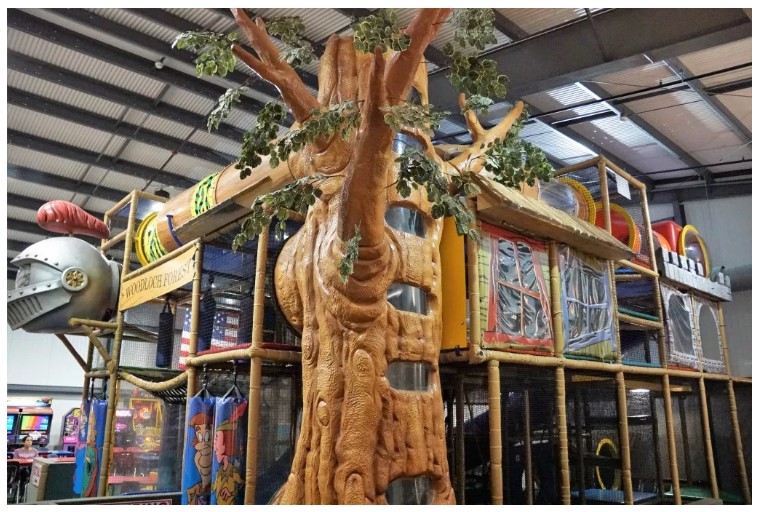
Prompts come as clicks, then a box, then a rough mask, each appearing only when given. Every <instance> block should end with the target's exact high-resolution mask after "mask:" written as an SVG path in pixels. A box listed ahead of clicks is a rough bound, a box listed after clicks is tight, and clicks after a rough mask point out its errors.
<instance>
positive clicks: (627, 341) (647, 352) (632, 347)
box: [620, 327, 660, 366]
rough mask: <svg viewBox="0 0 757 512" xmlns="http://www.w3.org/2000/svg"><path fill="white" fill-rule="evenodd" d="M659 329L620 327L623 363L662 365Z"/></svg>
mask: <svg viewBox="0 0 757 512" xmlns="http://www.w3.org/2000/svg"><path fill="white" fill-rule="evenodd" d="M657 339H658V335H657V331H650V330H646V329H628V328H624V327H621V329H620V350H621V357H622V361H623V364H630V365H642V366H647V365H648V366H660V347H659V345H658V341H657Z"/></svg>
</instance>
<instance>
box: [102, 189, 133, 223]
mask: <svg viewBox="0 0 757 512" xmlns="http://www.w3.org/2000/svg"><path fill="white" fill-rule="evenodd" d="M135 192H136V191H135V190H132V191H131V192H129V193H128V194H126V195H125V196H124V198H123V199H121V200H120V201H119V202H117V203H116V204H114V205H113V206H111V207H110V209H108V211H106V212H105V216H106V217H107V218H108V219H110V217H112V216H113V215H114V214H116V213H118V212H120V211H121V210H122V209H123V207H124V206H126V205H127V204H129V203H131V202H132V201H134V193H135Z"/></svg>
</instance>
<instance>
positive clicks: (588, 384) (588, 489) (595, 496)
mask: <svg viewBox="0 0 757 512" xmlns="http://www.w3.org/2000/svg"><path fill="white" fill-rule="evenodd" d="M565 391H566V407H567V422H568V457H569V461H570V486H571V498H572V502H573V503H577V504H587V503H606V504H610V503H622V502H623V500H624V495H623V488H622V482H621V461H620V441H619V435H618V396H617V392H616V384H615V377H614V375H611V374H593V373H586V372H574V371H570V372H568V371H566V372H565Z"/></svg>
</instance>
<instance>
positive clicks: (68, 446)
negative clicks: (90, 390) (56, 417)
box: [61, 407, 81, 453]
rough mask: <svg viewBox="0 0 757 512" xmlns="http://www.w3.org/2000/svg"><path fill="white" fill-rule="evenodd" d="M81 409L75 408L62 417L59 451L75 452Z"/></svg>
mask: <svg viewBox="0 0 757 512" xmlns="http://www.w3.org/2000/svg"><path fill="white" fill-rule="evenodd" d="M80 418H81V408H79V407H75V408H73V409H71V410H70V411H68V412H67V413H66V415H65V416H64V417H63V432H61V443H62V446H61V450H63V451H64V452H70V453H74V452H75V451H76V439H77V434H78V432H79V419H80Z"/></svg>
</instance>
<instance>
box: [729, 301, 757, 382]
mask: <svg viewBox="0 0 757 512" xmlns="http://www.w3.org/2000/svg"><path fill="white" fill-rule="evenodd" d="M723 309H724V311H725V330H726V337H727V339H728V353H729V355H730V357H731V371H732V372H733V374H734V375H738V376H739V377H751V376H752V290H747V291H743V292H736V293H734V294H733V301H732V302H727V303H726V304H725V307H724V308H723Z"/></svg>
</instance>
